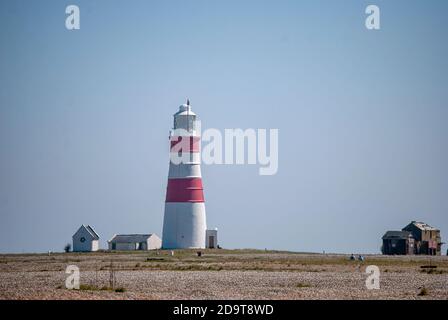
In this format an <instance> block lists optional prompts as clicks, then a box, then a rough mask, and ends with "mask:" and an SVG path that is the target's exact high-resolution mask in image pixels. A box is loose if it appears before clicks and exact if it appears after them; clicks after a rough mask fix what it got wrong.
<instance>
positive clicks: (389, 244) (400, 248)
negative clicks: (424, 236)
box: [383, 231, 414, 255]
mask: <svg viewBox="0 0 448 320" xmlns="http://www.w3.org/2000/svg"><path fill="white" fill-rule="evenodd" d="M383 254H388V255H394V254H397V255H407V254H414V238H413V236H412V234H411V233H410V232H408V231H387V232H386V234H385V235H384V236H383Z"/></svg>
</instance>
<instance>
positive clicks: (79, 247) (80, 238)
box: [72, 225, 100, 252]
mask: <svg viewBox="0 0 448 320" xmlns="http://www.w3.org/2000/svg"><path fill="white" fill-rule="evenodd" d="M72 240H73V252H90V251H98V249H99V248H100V237H99V236H98V234H97V233H96V232H95V230H93V228H92V227H91V226H89V225H87V226H85V225H82V226H81V227H80V228H79V229H78V231H76V233H75V234H74V235H73V237H72Z"/></svg>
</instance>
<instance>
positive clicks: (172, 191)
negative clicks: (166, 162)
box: [165, 178, 204, 202]
mask: <svg viewBox="0 0 448 320" xmlns="http://www.w3.org/2000/svg"><path fill="white" fill-rule="evenodd" d="M165 202H204V192H203V189H202V179H201V178H185V179H168V187H167V191H166V200H165Z"/></svg>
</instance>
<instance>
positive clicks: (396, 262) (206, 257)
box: [0, 249, 448, 299]
mask: <svg viewBox="0 0 448 320" xmlns="http://www.w3.org/2000/svg"><path fill="white" fill-rule="evenodd" d="M201 252H202V256H200V257H199V256H198V255H197V253H196V250H175V251H174V255H171V254H170V251H165V250H160V251H148V252H141V251H140V252H139V251H136V252H96V253H52V254H50V255H48V254H17V255H11V254H10V255H0V280H1V284H0V289H1V291H0V299H233V298H238V299H428V298H429V299H448V259H447V257H446V256H443V257H425V256H401V257H399V256H395V257H389V256H379V255H367V256H365V257H366V260H365V261H364V262H360V261H350V260H349V259H348V255H335V254H326V255H324V254H310V253H294V252H284V251H264V250H250V249H243V250H225V249H215V250H201ZM68 265H76V266H78V267H79V269H80V272H81V277H80V278H81V288H80V290H68V289H66V288H65V279H66V277H67V276H68V274H66V273H65V270H66V268H67V266H68ZM367 265H376V266H378V267H379V269H380V272H381V275H380V284H381V288H380V289H379V290H367V288H366V286H365V280H366V278H367V276H368V275H367V274H366V273H365V268H366V266H367ZM428 265H431V266H434V267H435V268H422V266H428ZM111 277H113V278H114V281H113V282H112V281H111V280H110V279H111Z"/></svg>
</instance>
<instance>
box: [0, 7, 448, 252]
mask: <svg viewBox="0 0 448 320" xmlns="http://www.w3.org/2000/svg"><path fill="white" fill-rule="evenodd" d="M69 4H76V5H78V6H79V7H80V10H81V30H78V31H68V30H67V29H66V28H65V18H66V14H65V7H66V6H67V5H69ZM368 4H376V5H378V6H379V7H380V9H381V30H379V31H368V30H367V29H366V28H365V26H364V20H365V17H366V15H365V14H364V10H365V8H366V6H367V5H368ZM447 14H448V1H442V0H440V1H423V0H421V1H409V0H406V1H404V0H403V1H399V0H395V1H377V0H375V1H361V0H359V1H353V0H352V1H342V0H339V1H330V0H328V1H315V0H309V1H299V0H296V1H228V0H226V1H195V0H192V1H135V0H134V1H105V0H102V1H94V0H89V1H81V0H71V1H61V0H58V1H43V0H42V1H17V0H2V1H1V2H0V41H1V42H0V219H1V220H0V252H42V251H47V250H55V251H61V250H62V248H63V246H64V244H65V243H67V242H70V241H71V236H72V234H73V233H74V232H75V231H76V229H77V228H78V227H79V226H80V225H81V224H83V223H84V224H90V225H92V226H93V227H94V228H95V229H96V230H97V232H98V233H99V234H100V236H101V238H102V246H103V247H105V242H106V240H107V239H109V238H110V237H111V236H112V235H113V234H114V233H146V232H155V233H157V234H159V235H161V231H162V221H163V208H164V197H165V189H166V179H167V173H168V140H167V137H168V131H169V129H170V127H171V125H172V114H173V113H175V112H176V111H177V108H178V106H179V105H180V104H181V103H183V102H184V101H185V98H186V97H189V98H190V99H191V102H192V105H193V109H194V110H195V112H197V113H198V114H199V116H200V118H201V119H202V124H203V128H204V129H206V128H218V129H225V128H243V129H244V128H278V129H279V141H280V143H279V148H280V149H279V171H278V173H277V175H275V176H259V175H258V167H257V166H254V165H242V166H241V165H240V166H236V165H233V166H232V165H221V166H220V165H214V166H204V167H203V177H204V186H205V197H206V201H207V202H206V206H207V219H208V226H209V227H215V226H216V227H218V228H219V238H220V243H221V245H222V246H223V247H229V248H248V247H251V248H269V249H287V250H295V251H317V252H321V251H322V250H326V251H327V252H346V253H351V252H364V253H375V252H379V249H380V245H381V236H382V235H383V234H384V232H385V231H386V230H394V229H398V230H399V229H401V228H402V227H404V226H405V225H406V224H407V223H409V222H410V221H411V220H423V221H425V222H427V223H429V224H431V225H434V226H436V227H438V228H440V229H441V230H442V238H443V239H444V240H445V241H446V240H447V239H448V238H447V237H448V170H447V165H448V104H447V101H448V86H447V82H448V80H447V73H448V64H447V57H448V44H447V38H448V37H447V36H448V32H447V31H448V27H447V25H448V20H447V18H446V17H447Z"/></svg>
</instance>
